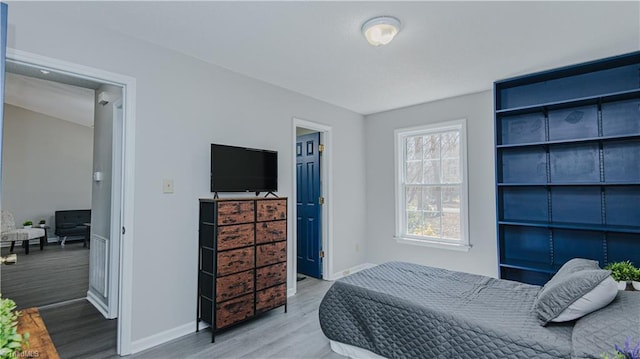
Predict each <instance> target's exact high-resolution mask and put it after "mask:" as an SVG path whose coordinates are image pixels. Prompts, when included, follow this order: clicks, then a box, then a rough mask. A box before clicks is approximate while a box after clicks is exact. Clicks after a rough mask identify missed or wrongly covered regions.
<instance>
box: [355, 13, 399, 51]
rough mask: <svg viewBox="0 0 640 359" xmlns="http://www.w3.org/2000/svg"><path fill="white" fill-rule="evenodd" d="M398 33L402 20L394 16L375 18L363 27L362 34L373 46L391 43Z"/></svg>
mask: <svg viewBox="0 0 640 359" xmlns="http://www.w3.org/2000/svg"><path fill="white" fill-rule="evenodd" d="M398 31H400V20H398V19H396V18H395V17H392V16H380V17H374V18H373V19H369V20H367V22H365V23H364V24H363V25H362V34H363V35H364V37H365V38H366V39H367V42H369V44H371V45H373V46H380V45H386V44H388V43H390V42H391V40H393V38H394V37H395V36H396V34H397V33H398Z"/></svg>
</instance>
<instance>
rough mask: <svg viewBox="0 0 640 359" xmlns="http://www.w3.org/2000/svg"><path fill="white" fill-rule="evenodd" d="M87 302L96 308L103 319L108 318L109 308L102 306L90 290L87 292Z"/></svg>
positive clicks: (100, 301) (97, 296)
mask: <svg viewBox="0 0 640 359" xmlns="http://www.w3.org/2000/svg"><path fill="white" fill-rule="evenodd" d="M87 301H89V303H91V304H93V306H94V307H96V309H97V310H98V311H99V312H100V314H102V315H103V316H104V317H105V318H109V308H107V307H106V306H105V305H104V303H103V302H102V299H100V296H99V295H96V294H94V293H93V292H92V291H91V288H89V290H88V291H87Z"/></svg>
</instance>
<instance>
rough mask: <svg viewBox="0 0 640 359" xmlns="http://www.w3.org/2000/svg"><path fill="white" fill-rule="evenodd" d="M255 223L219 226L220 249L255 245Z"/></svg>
mask: <svg viewBox="0 0 640 359" xmlns="http://www.w3.org/2000/svg"><path fill="white" fill-rule="evenodd" d="M254 228H255V225H254V224H253V223H247V224H236V225H233V226H219V227H218V250H219V251H225V250H227V249H233V248H238V247H246V246H250V245H253V243H254V241H255V231H254Z"/></svg>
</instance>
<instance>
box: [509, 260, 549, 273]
mask: <svg viewBox="0 0 640 359" xmlns="http://www.w3.org/2000/svg"><path fill="white" fill-rule="evenodd" d="M500 267H502V268H512V269H519V270H526V271H531V272H539V273H548V274H553V273H555V272H557V271H558V268H555V267H554V266H552V265H550V264H545V263H540V262H531V261H522V260H509V261H508V263H506V262H502V263H500Z"/></svg>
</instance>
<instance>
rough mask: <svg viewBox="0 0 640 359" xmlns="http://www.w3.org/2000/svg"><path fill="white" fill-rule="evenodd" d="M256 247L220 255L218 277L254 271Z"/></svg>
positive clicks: (220, 253) (234, 250)
mask: <svg viewBox="0 0 640 359" xmlns="http://www.w3.org/2000/svg"><path fill="white" fill-rule="evenodd" d="M253 248H254V247H247V248H240V249H233V250H230V251H224V252H219V253H218V277H220V276H223V275H227V274H233V273H238V272H244V271H246V270H249V269H253V265H254V260H253V257H254V255H253V254H254V249H253Z"/></svg>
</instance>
